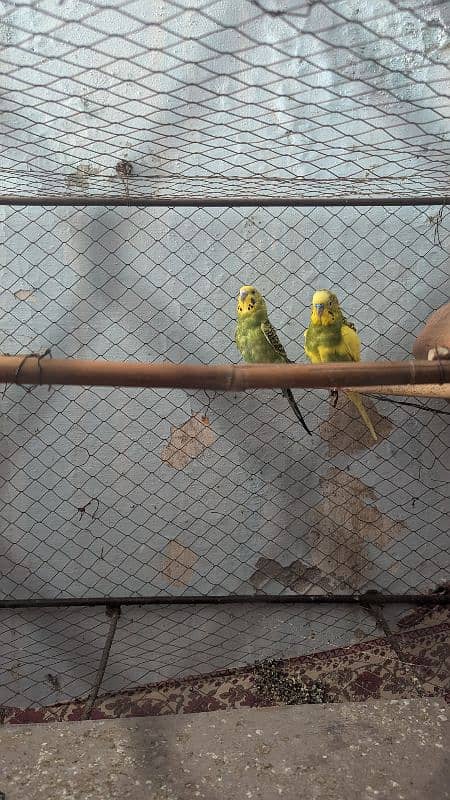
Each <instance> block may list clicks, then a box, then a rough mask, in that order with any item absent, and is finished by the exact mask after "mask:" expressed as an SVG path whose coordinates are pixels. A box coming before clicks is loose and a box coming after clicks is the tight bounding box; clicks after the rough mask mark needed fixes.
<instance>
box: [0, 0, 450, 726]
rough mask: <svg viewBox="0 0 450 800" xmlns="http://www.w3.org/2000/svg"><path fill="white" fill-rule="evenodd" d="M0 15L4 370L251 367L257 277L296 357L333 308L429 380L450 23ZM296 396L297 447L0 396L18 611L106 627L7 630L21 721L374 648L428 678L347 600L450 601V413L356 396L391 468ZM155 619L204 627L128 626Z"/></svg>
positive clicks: (200, 410)
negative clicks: (320, 299) (163, 684)
mask: <svg viewBox="0 0 450 800" xmlns="http://www.w3.org/2000/svg"><path fill="white" fill-rule="evenodd" d="M1 6H2V8H3V12H4V14H3V22H2V28H1V35H2V36H3V38H4V40H5V44H6V45H7V46H6V47H5V49H4V51H2V55H1V61H2V64H3V66H4V68H5V76H4V88H5V95H4V100H3V102H4V104H5V112H6V113H5V119H6V132H5V134H4V136H3V140H2V141H3V150H2V162H3V166H4V170H3V181H2V185H1V190H0V195H1V196H2V200H3V202H4V203H5V205H3V206H2V214H3V216H2V231H3V253H4V256H3V258H4V267H3V269H2V275H1V280H2V287H1V288H2V292H1V294H0V302H1V308H2V341H1V350H2V351H3V352H4V353H10V354H13V353H20V354H26V353H32V352H36V353H37V352H39V353H44V352H45V351H46V350H47V349H50V354H51V355H53V356H58V357H76V358H94V359H95V358H102V359H103V358H104V359H111V360H126V361H140V362H149V361H167V360H168V361H172V362H174V363H182V362H197V363H198V362H200V363H203V364H211V363H222V362H234V363H238V362H239V355H238V353H237V351H236V347H235V344H234V328H235V305H236V296H237V293H238V291H239V287H240V286H241V285H242V284H248V283H253V284H255V285H256V286H257V287H258V289H260V291H261V292H262V293H263V294H264V296H265V298H266V300H267V304H268V307H269V313H270V318H271V321H272V322H273V323H274V325H275V327H276V328H277V330H278V333H279V335H280V338H281V339H282V341H283V344H284V345H285V346H286V349H287V352H288V355H289V357H290V358H291V359H292V360H294V361H302V360H304V351H303V331H304V330H305V328H306V327H307V324H308V320H309V313H310V311H309V309H310V302H311V296H312V293H313V291H314V290H315V289H317V288H322V287H329V288H332V289H333V290H335V291H336V293H337V295H338V297H339V299H340V301H341V303H342V306H343V308H344V311H345V314H346V316H347V317H348V318H349V319H350V320H352V321H353V322H354V323H355V324H356V326H357V328H358V331H359V333H360V335H361V339H362V348H363V349H362V357H363V358H364V359H365V360H369V359H378V358H383V359H385V358H387V359H391V360H401V359H405V358H409V357H411V353H412V347H413V343H414V340H415V336H416V335H417V333H418V332H419V331H420V329H421V328H422V327H423V325H424V323H425V321H426V319H427V318H428V317H429V315H430V314H431V313H432V312H433V311H434V310H435V309H437V308H439V307H440V306H442V305H443V303H445V302H446V301H448V296H449V286H450V279H449V269H448V256H447V252H448V241H449V228H448V220H449V217H448V215H447V214H446V213H445V208H444V207H443V206H442V203H441V202H439V198H440V196H441V195H443V194H444V193H445V188H446V175H447V164H448V160H446V149H445V148H446V128H445V125H444V120H445V104H444V93H445V87H444V76H445V70H444V60H445V52H446V51H445V41H446V40H445V19H444V15H445V13H447V9H446V6H445V5H444V4H441V3H439V2H434V3H428V2H427V3H423V2H420V3H413V4H410V5H409V6H406V4H403V3H402V4H399V3H395V4H392V3H383V4H381V5H380V4H379V3H377V4H374V10H370V9H369V8H366V7H364V9H362V8H359V7H358V6H357V4H348V3H345V4H344V3H328V4H324V3H318V2H317V3H316V2H304V3H298V2H295V3H294V2H290V0H289V2H285V1H284V0H283V2H281V0H280V2H272V0H271V2H269V0H264V3H259V2H255V1H253V2H245V3H241V4H228V5H227V4H221V3H212V2H207V3H197V2H196V3H184V2H183V3H175V2H172V1H171V2H170V3H169V2H165V3H160V4H157V5H154V4H147V3H144V2H142V3H141V2H134V3H128V2H125V3H123V2H121V3H120V4H118V3H117V4H116V3H108V4H105V3H102V2H99V1H98V0H96V2H94V3H89V4H86V3H83V2H77V3H59V2H56V0H48V2H47V1H46V2H41V3H37V2H28V3H22V4H20V3H14V4H12V3H8V2H4V3H2V4H1ZM130 170H131V172H130ZM447 183H448V180H447ZM44 196H45V198H46V199H44ZM111 196H114V198H115V200H114V204H110V205H105V206H103V207H102V206H96V207H89V206H87V205H86V203H88V202H89V201H92V200H93V199H98V198H99V197H100V198H101V197H103V198H104V201H105V202H106V199H105V198H106V197H111ZM362 197H364V198H365V201H367V200H368V199H370V198H373V203H374V204H373V205H366V206H364V207H355V206H354V205H349V206H346V205H344V204H342V203H344V202H345V203H347V202H348V203H350V204H351V203H352V201H353V202H354V203H356V202H359V201H360V200H361V198H362ZM49 198H50V199H53V201H54V203H67V204H68V205H53V206H52V205H51V204H49ZM77 198H78V199H77ZM142 198H144V199H146V200H147V201H148V202H153V201H154V202H159V203H162V202H164V198H166V200H167V202H166V204H165V206H161V207H155V208H137V207H136V205H137V203H138V202H140V201H141V200H142ZM161 198H163V200H162V199H161ZM195 198H199V202H198V204H197V206H194V207H188V205H186V204H187V203H189V202H193V201H194V200H195ZM289 198H290V199H291V202H292V203H295V202H299V200H302V201H305V202H308V203H309V205H308V207H304V208H296V207H292V206H289ZM314 198H316V199H317V204H316V205H314ZM339 198H341V200H342V203H341V205H336V204H335V203H336V202H338V201H339ZM383 198H384V201H383ZM433 198H434V199H435V200H436V203H435V204H434V205H433V204H430V202H431V199H433ZM268 199H269V200H272V201H273V202H278V203H284V205H280V206H279V207H263V206H262V205H259V204H258V200H260V201H261V202H263V201H267V200H268ZM394 199H396V205H388V203H389V202H392V201H393V200H394ZM414 199H415V203H416V204H415V205H402V200H403V201H404V202H405V203H406V202H408V203H411V202H413V201H414ZM83 200H84V203H83ZM205 200H206V201H212V202H215V203H219V202H220V201H221V200H222V201H223V205H218V206H217V207H200V205H201V203H202V201H205ZM250 201H253V202H254V205H251V206H248V207H242V202H250ZM118 202H127V203H128V204H129V206H130V207H120V206H118V205H117V203H118ZM20 203H21V205H20ZM32 203H34V204H35V205H32ZM39 203H41V205H39ZM183 203H184V205H183ZM239 203H241V205H239ZM319 203H320V204H322V205H320V206H319ZM324 203H328V205H325V206H324V205H323V204H324ZM69 204H72V205H69ZM180 204H181V205H180ZM294 393H295V396H296V399H297V401H298V403H299V405H300V407H301V409H302V411H303V413H304V416H305V417H306V420H307V422H308V425H309V427H310V428H311V430H312V434H313V435H312V436H311V437H309V436H307V435H306V434H305V432H304V431H303V429H302V428H301V427H300V425H299V423H298V422H297V420H296V419H295V417H294V416H293V414H292V412H291V410H290V408H289V406H288V405H287V402H286V401H285V399H284V398H283V397H282V396H281V392H279V391H266V390H258V391H252V392H247V393H245V394H239V395H234V394H230V393H212V392H208V393H206V392H204V391H184V390H179V389H177V390H175V389H172V390H151V389H123V388H122V389H121V388H114V389H111V388H100V387H97V388H95V387H68V386H63V387H61V386H57V387H51V388H50V389H47V387H43V386H41V387H33V388H25V387H21V386H17V385H8V386H7V387H5V390H4V393H3V397H2V406H1V407H2V414H1V426H2V427H1V430H2V446H1V471H0V479H1V486H0V503H1V510H0V514H1V528H2V531H1V534H2V537H1V547H2V551H1V584H0V593H1V599H2V601H3V604H4V605H5V603H10V602H12V601H15V602H16V603H18V604H20V603H23V604H26V603H33V602H35V601H52V600H58V601H59V602H61V603H62V604H64V602H71V601H74V600H80V601H83V602H85V603H87V602H88V599H89V598H91V599H93V600H95V601H96V602H97V601H98V602H100V603H101V602H104V603H105V604H109V606H111V604H112V605H113V607H114V608H113V616H112V617H111V618H109V617H106V618H105V614H104V609H102V608H101V607H100V608H98V607H88V606H87V605H84V606H83V607H81V608H60V609H57V610H55V609H50V608H26V609H25V608H22V609H3V610H2V611H0V620H1V626H2V629H1V630H2V632H1V634H0V642H1V650H2V654H3V656H4V659H5V667H4V675H5V678H4V680H3V690H2V699H1V702H2V703H3V704H4V705H5V706H8V707H10V706H21V707H24V706H31V707H36V706H38V705H45V706H48V705H51V704H54V703H61V702H65V701H69V700H73V698H76V697H79V696H88V695H90V697H91V701H90V702H91V705H92V704H93V703H94V701H95V696H96V695H97V694H98V692H99V691H100V688H101V689H102V691H110V692H119V691H122V690H123V689H125V688H130V687H136V686H140V685H142V684H147V683H152V684H154V683H155V682H158V681H164V680H168V679H175V678H177V679H181V678H184V677H185V676H189V675H205V674H206V673H212V672H214V671H216V670H223V669H230V668H233V669H236V668H238V667H239V668H243V667H244V666H245V665H247V664H253V663H255V662H256V661H259V660H261V659H264V658H284V659H286V658H290V659H295V658H298V657H303V656H308V655H311V654H314V653H319V652H321V651H324V650H328V649H330V648H333V647H334V648H336V647H343V648H348V647H355V646H357V645H358V646H359V644H360V643H361V642H362V641H365V640H370V639H371V638H372V639H373V638H374V637H375V638H376V637H379V636H384V637H385V638H386V640H387V641H388V642H389V647H391V649H392V653H391V655H390V657H392V658H393V659H394V660H395V659H397V660H398V659H400V662H401V663H402V664H404V665H405V664H408V665H409V667H408V668H409V669H410V668H411V662H414V663H415V668H414V669H415V672H414V671H413V675H412V677H413V678H414V679H415V680H419V684H420V679H421V675H420V669H422V668H424V665H423V663H422V662H423V659H424V658H425V657H424V656H421V657H420V658H419V660H418V661H417V660H416V661H414V658H416V657H415V656H414V657H413V656H412V655H411V652H410V650H408V647H409V644H408V643H407V642H406V639H405V638H403V639H402V640H401V637H400V636H399V635H398V636H397V634H398V629H397V620H396V619H394V620H393V621H392V620H391V619H390V617H389V614H390V613H391V614H392V612H388V611H386V613H385V614H381V619H380V616H379V613H381V612H379V613H378V614H374V613H373V609H372V611H371V612H370V611H368V610H367V608H366V606H360V605H357V604H354V605H345V604H343V603H339V596H342V595H346V596H356V597H359V596H360V595H361V594H363V593H365V592H367V591H374V590H375V591H377V592H378V593H380V594H383V595H387V594H395V593H398V594H405V595H418V594H419V595H422V594H423V595H425V594H426V593H428V592H431V591H433V590H434V589H435V588H436V587H437V586H439V585H440V584H442V583H443V582H445V580H446V578H447V576H448V561H447V557H446V552H447V540H446V536H447V531H448V519H449V504H448V458H447V453H448V446H449V433H448V432H449V426H448V415H449V413H450V411H449V407H448V403H447V402H446V401H444V400H431V399H414V398H409V404H408V403H405V401H404V400H403V399H402V398H399V397H397V398H392V397H386V396H384V397H375V396H372V397H371V398H370V397H365V398H364V402H365V405H366V408H367V409H368V412H369V414H370V417H371V419H372V421H373V423H374V426H375V428H376V431H377V434H378V437H379V441H378V443H377V444H374V443H373V442H372V441H371V440H370V437H369V434H368V432H367V430H366V429H365V427H364V426H363V424H362V422H361V421H360V419H359V417H358V415H357V412H356V410H355V409H354V407H353V406H352V405H351V404H350V403H349V402H348V401H347V400H346V399H345V395H344V393H341V394H340V397H339V400H338V404H337V407H336V408H334V407H333V404H332V403H331V402H330V399H329V397H328V393H327V392H326V391H324V390H322V391H317V390H314V391H313V390H310V391H302V390H296V391H295V392H294ZM216 595H221V596H225V597H228V598H230V599H233V597H235V596H237V595H238V596H241V595H242V596H245V597H248V598H249V601H248V602H247V603H245V602H244V601H242V603H241V604H240V605H239V604H237V603H235V602H233V603H232V604H228V605H227V604H225V605H221V606H218V605H205V600H207V599H208V597H211V596H216ZM255 595H256V596H257V597H259V598H260V599H261V601H264V598H267V599H268V598H269V597H273V596H275V597H276V596H278V597H280V598H283V599H285V598H286V597H292V598H298V597H299V596H300V597H305V596H308V595H321V596H322V597H323V598H326V599H328V600H329V602H328V603H326V604H323V603H318V602H317V604H316V605H308V606H307V607H306V606H305V607H301V606H300V605H298V604H297V603H292V604H291V603H288V604H286V603H285V602H283V603H281V602H280V604H279V605H277V604H273V603H270V605H269V604H268V603H265V602H260V603H259V602H258V603H254V602H253V598H254V596H255ZM140 597H147V598H148V597H159V598H161V597H163V598H166V599H168V600H169V601H170V599H171V598H177V599H178V601H179V600H180V599H182V598H189V599H191V598H192V597H194V598H195V597H197V598H198V603H197V604H192V603H190V604H189V605H178V606H174V605H171V604H170V602H169V603H168V604H167V605H166V606H164V607H163V606H158V607H157V608H156V607H154V606H152V607H151V608H148V607H146V608H142V609H137V608H134V607H126V606H125V605H122V610H121V615H120V617H119V616H118V614H116V612H115V611H114V609H116V610H117V608H118V604H117V599H118V598H128V599H130V598H131V599H133V598H134V599H135V600H137V599H138V598H140ZM202 600H203V603H202ZM114 601H116V603H114ZM250 601H252V602H250ZM393 636H396V638H395V640H394V639H393V638H392V637H393ZM400 640H401V641H400ZM105 642H106V646H105ZM405 642H406V644H405ZM401 648H404V652H405V653H406V655H405V657H404V659H403V660H402V655H401V654H402V651H401ZM102 652H103V663H102ZM420 659H422V660H420ZM363 661H364V658H362V662H363ZM438 662H439V659H437V662H436V663H438ZM396 663H397V662H396ZM433 669H435V672H433ZM433 669H432V668H431V667H430V670H431V671H429V672H428V673H427V676H426V680H425V678H424V680H423V681H422V688H423V684H424V682H425V683H426V682H427V681H428V684H427V686H431V687H435V688H436V689H438V688H440V687H441V685H442V681H441V679H440V678H439V679H438V678H437V677H436V675H437V674H438V670H439V668H438V667H436V668H434V667H433ZM336 670H337V672H339V670H338V668H337V667H336ZM391 671H392V670H391ZM337 672H336V674H337ZM430 675H431V677H430ZM339 676H340V677H339V680H342V681H343V682H344V683H345V681H346V680H347V678H345V676H343V674H342V671H341V672H339ZM417 676H418V677H417ZM422 677H423V676H422ZM358 680H359V679H358ZM100 683H101V687H100ZM411 685H412V686H415V684H414V681H413V683H412V684H411ZM93 687H94V689H93ZM355 687H357V684H355ZM355 687H354V689H353V690H352V691H353V695H352V693H351V692H350V690H349V692H350V695H349V696H356V695H357V688H355ZM205 691H206V690H205ZM174 702H175V701H174ZM175 705H176V704H175ZM174 710H176V709H175V708H174Z"/></svg>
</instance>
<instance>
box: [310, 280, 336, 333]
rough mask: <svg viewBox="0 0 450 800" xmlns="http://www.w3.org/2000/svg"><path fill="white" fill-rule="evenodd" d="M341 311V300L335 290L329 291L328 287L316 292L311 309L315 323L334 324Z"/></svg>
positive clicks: (312, 319) (313, 322)
mask: <svg viewBox="0 0 450 800" xmlns="http://www.w3.org/2000/svg"><path fill="white" fill-rule="evenodd" d="M340 313H341V309H340V306H339V301H338V299H337V297H336V295H335V294H333V292H329V291H328V289H319V290H318V291H317V292H314V294H313V299H312V309H311V322H312V324H313V325H332V324H333V323H334V322H336V320H337V318H338V317H339V315H340Z"/></svg>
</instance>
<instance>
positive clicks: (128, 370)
mask: <svg viewBox="0 0 450 800" xmlns="http://www.w3.org/2000/svg"><path fill="white" fill-rule="evenodd" d="M449 382H450V361H413V360H411V361H359V362H357V363H346V362H338V363H332V364H251V365H248V364H247V365H245V366H236V365H234V364H217V365H203V364H172V363H156V364H140V363H134V362H128V361H127V362H124V361H106V360H102V359H96V360H84V359H75V358H48V359H44V358H43V357H37V356H36V355H35V354H33V355H20V356H0V383H18V384H27V385H41V384H45V385H49V386H56V385H66V386H130V387H142V388H178V389H210V390H213V391H225V392H242V391H246V390H247V389H280V388H288V387H292V388H294V387H296V388H303V389H314V388H315V389H329V388H337V387H351V386H356V387H359V386H379V385H383V386H389V385H390V384H395V385H398V384H430V383H438V384H442V383H449Z"/></svg>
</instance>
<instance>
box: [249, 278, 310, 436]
mask: <svg viewBox="0 0 450 800" xmlns="http://www.w3.org/2000/svg"><path fill="white" fill-rule="evenodd" d="M235 342H236V347H237V349H238V350H239V352H240V354H241V356H242V357H243V359H244V361H247V362H248V363H249V364H261V363H268V364H289V363H290V361H289V359H288V357H287V355H286V351H285V349H284V347H283V345H282V344H281V342H280V340H279V338H278V336H277V332H276V330H275V328H274V327H273V326H272V325H271V324H270V322H269V317H268V315H267V308H266V303H265V301H264V298H263V297H262V295H261V294H260V293H259V292H258V291H257V290H256V289H255V287H254V286H242V287H241V289H240V291H239V296H238V300H237V326H236V334H235ZM282 392H283V397H286V399H287V401H288V403H289V405H290V406H291V408H292V410H293V412H294V414H295V416H296V417H297V419H298V420H299V422H300V423H301V424H302V425H303V427H304V429H305V431H306V432H307V433H309V435H311V431H310V430H309V428H308V426H307V425H306V422H305V420H304V419H303V417H302V414H301V411H300V409H299V407H298V405H297V403H296V402H295V400H294V396H293V394H292V392H291V390H290V389H283V390H282Z"/></svg>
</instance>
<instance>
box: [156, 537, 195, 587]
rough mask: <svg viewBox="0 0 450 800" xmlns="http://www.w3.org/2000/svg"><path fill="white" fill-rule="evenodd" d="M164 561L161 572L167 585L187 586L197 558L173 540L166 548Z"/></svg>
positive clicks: (187, 548)
mask: <svg viewBox="0 0 450 800" xmlns="http://www.w3.org/2000/svg"><path fill="white" fill-rule="evenodd" d="M165 555H166V560H165V564H164V567H163V570H162V573H163V575H165V577H166V578H167V580H168V581H169V583H171V584H173V585H174V586H180V587H184V586H189V582H190V579H191V576H192V567H193V566H194V564H195V563H196V561H197V558H198V556H197V555H196V554H195V553H193V552H192V550H190V549H189V547H184V546H183V545H182V544H180V542H177V540H176V539H173V540H172V541H171V542H169V544H168V545H167V548H166V553H165Z"/></svg>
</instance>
